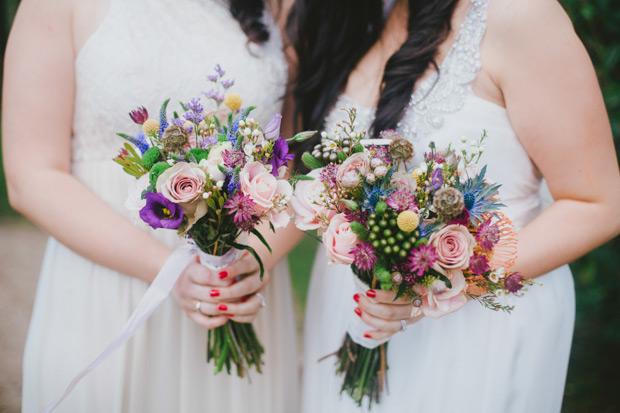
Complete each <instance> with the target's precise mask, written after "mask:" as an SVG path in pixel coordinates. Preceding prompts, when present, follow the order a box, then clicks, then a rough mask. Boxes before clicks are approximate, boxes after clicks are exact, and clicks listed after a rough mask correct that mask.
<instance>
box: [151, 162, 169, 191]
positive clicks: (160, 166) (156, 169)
mask: <svg viewBox="0 0 620 413" xmlns="http://www.w3.org/2000/svg"><path fill="white" fill-rule="evenodd" d="M168 168H170V165H168V164H167V163H166V162H157V163H156V164H155V165H153V167H152V168H151V172H150V174H149V182H150V183H151V185H153V186H155V185H157V178H159V175H161V174H163V173H164V171H165V170H166V169H168Z"/></svg>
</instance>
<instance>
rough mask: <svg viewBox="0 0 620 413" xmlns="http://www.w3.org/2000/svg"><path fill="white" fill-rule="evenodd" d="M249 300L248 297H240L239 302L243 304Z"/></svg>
mask: <svg viewBox="0 0 620 413" xmlns="http://www.w3.org/2000/svg"><path fill="white" fill-rule="evenodd" d="M249 299H250V298H249V297H248V296H243V297H241V302H242V303H245V302H246V301H248V300H249Z"/></svg>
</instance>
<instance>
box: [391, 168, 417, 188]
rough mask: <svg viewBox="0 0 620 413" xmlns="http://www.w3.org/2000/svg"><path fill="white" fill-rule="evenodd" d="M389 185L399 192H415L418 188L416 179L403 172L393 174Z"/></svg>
mask: <svg viewBox="0 0 620 413" xmlns="http://www.w3.org/2000/svg"><path fill="white" fill-rule="evenodd" d="M390 183H391V184H392V185H395V186H396V188H397V189H399V190H402V189H407V190H409V191H411V192H413V191H415V190H416V189H417V187H418V183H417V182H416V179H415V178H414V177H413V176H412V175H411V174H408V173H405V172H394V173H393V174H392V177H391V179H390Z"/></svg>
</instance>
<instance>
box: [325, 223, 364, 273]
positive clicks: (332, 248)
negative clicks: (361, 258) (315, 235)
mask: <svg viewBox="0 0 620 413" xmlns="http://www.w3.org/2000/svg"><path fill="white" fill-rule="evenodd" d="M357 243H358V239H357V235H356V234H355V233H354V232H353V231H352V230H351V223H350V222H349V221H347V219H346V218H345V216H344V214H338V215H336V216H334V217H333V218H332V220H331V221H330V223H329V227H327V230H326V231H325V233H324V234H323V245H324V246H325V249H326V250H327V256H328V257H330V258H331V259H332V260H333V261H335V262H336V263H339V264H346V265H351V264H352V263H353V255H352V254H351V250H352V249H353V247H355V245H357Z"/></svg>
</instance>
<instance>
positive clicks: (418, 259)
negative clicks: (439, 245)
mask: <svg viewBox="0 0 620 413" xmlns="http://www.w3.org/2000/svg"><path fill="white" fill-rule="evenodd" d="M438 258H439V255H438V254H437V251H436V250H435V247H433V246H431V245H426V244H422V245H420V247H419V248H418V249H417V250H413V251H411V255H409V260H408V262H407V264H406V266H407V269H408V270H409V271H410V272H412V273H414V274H415V275H417V276H418V277H421V276H423V275H424V273H425V272H426V271H428V270H429V269H430V268H432V267H433V265H434V264H435V261H436V260H437V259H438Z"/></svg>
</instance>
